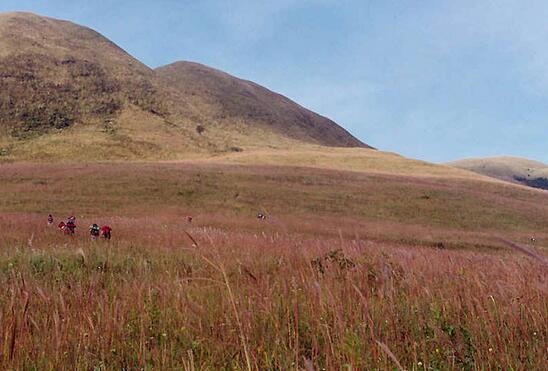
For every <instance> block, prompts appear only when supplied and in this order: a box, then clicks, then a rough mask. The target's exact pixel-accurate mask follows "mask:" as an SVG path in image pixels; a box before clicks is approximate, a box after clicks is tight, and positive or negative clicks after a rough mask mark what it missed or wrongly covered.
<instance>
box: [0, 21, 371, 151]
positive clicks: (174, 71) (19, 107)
mask: <svg viewBox="0 0 548 371" xmlns="http://www.w3.org/2000/svg"><path fill="white" fill-rule="evenodd" d="M0 81H1V84H2V90H1V91H0V159H26V160H46V161H51V160H54V159H58V160H59V159H60V160H67V159H69V160H70V159H77V160H82V159H84V160H85V159H87V160H90V161H93V160H106V159H110V160H112V159H119V160H123V159H176V158H179V159H181V158H188V157H189V156H196V155H204V154H212V153H222V152H230V151H239V150H242V149H246V148H253V147H259V148H261V147H266V146H270V147H272V146H274V147H276V146H281V147H286V148H289V147H291V146H295V145H299V144H303V143H313V144H320V145H328V146H343V147H346V146H358V147H364V146H365V145H364V144H363V143H361V142H360V141H359V140H357V139H356V138H354V137H353V136H351V135H350V134H349V133H348V132H346V131H345V130H344V129H342V128H341V127H340V126H338V125H337V124H336V123H334V122H332V121H330V120H328V119H326V118H324V117H321V116H319V115H317V114H315V113H313V112H310V111H308V110H306V109H305V108H303V107H300V106H298V105H297V104H296V103H294V102H291V101H290V100H289V99H287V98H285V97H282V96H280V95H278V94H275V93H273V92H271V91H269V90H267V89H265V88H262V87H260V86H258V85H256V84H253V83H251V82H246V81H242V80H239V79H236V78H233V77H230V76H228V75H226V74H223V73H222V72H220V71H215V70H212V69H209V68H206V67H205V66H198V65H195V64H188V63H187V64H184V63H177V64H175V65H173V66H168V67H165V68H162V69H160V70H158V71H153V70H152V69H150V68H148V67H147V66H145V65H143V64H142V63H140V62H139V61H138V60H136V59H135V58H133V57H132V56H130V55H129V54H127V53H126V52H125V51H124V50H122V49H121V48H120V47H118V46H117V45H115V44H114V43H112V42H111V41H109V40H107V39H106V38H104V37H103V36H101V35H100V34H98V33H97V32H95V31H93V30H91V29H88V28H86V27H82V26H79V25H76V24H74V23H71V22H66V21H61V20H55V19H51V18H47V17H41V16H37V15H34V14H29V13H4V14H0Z"/></svg>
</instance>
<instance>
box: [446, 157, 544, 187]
mask: <svg viewBox="0 0 548 371" xmlns="http://www.w3.org/2000/svg"><path fill="white" fill-rule="evenodd" d="M447 165H450V166H453V167H457V168H460V169H465V170H470V171H473V172H476V173H479V174H483V175H487V176H490V177H493V178H497V179H501V180H505V181H508V182H512V183H519V184H523V185H526V186H530V187H535V188H541V189H547V190H548V165H546V164H544V163H542V162H538V161H532V160H527V159H524V158H518V157H492V158H475V159H467V160H460V161H453V162H449V163H447Z"/></svg>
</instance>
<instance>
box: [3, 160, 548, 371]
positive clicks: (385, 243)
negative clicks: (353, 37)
mask: <svg viewBox="0 0 548 371" xmlns="http://www.w3.org/2000/svg"><path fill="white" fill-rule="evenodd" d="M223 161H226V159H225V160H223ZM394 161H396V162H397V161H399V160H397V159H395V160H394ZM241 162H242V163H241V164H232V165H227V164H221V163H215V162H211V161H204V162H197V163H190V162H189V163H126V164H121V163H119V164H116V163H105V164H69V163H65V164H63V163H61V164H22V163H14V164H4V165H1V166H0V174H1V176H0V230H1V234H0V284H1V286H0V287H2V294H1V295H0V308H1V309H0V365H2V368H3V369H10V368H13V369H52V370H53V369H55V370H57V369H70V370H73V369H82V370H87V369H150V370H151V369H186V370H195V369H196V370H198V369H211V370H216V369H261V370H264V369H283V370H286V369H299V368H300V369H302V368H307V369H312V368H313V369H316V370H321V369H326V370H333V369H353V370H369V369H397V368H398V363H399V364H400V365H401V367H402V368H405V369H408V370H446V369H528V370H535V369H536V370H542V369H546V367H547V366H548V365H547V363H546V357H545V355H546V344H547V327H546V323H547V317H548V316H547V314H548V307H547V302H548V301H547V300H546V299H547V294H548V293H547V282H546V265H544V263H542V262H540V261H537V260H534V259H531V258H530V257H528V256H525V255H521V254H519V253H517V252H514V251H512V250H508V249H507V248H506V247H505V246H504V245H503V244H501V243H500V242H499V240H497V239H496V238H495V237H496V236H501V237H504V238H506V239H510V240H513V241H517V242H520V243H523V244H525V243H527V242H528V238H529V237H530V236H531V235H534V236H535V237H536V238H537V242H536V245H535V246H531V248H533V249H534V250H536V251H537V253H538V254H545V253H546V251H545V249H544V248H543V247H542V246H546V245H548V193H547V192H543V191H536V190H529V189H526V188H524V187H519V186H513V185H508V184H504V183H499V182H488V181H484V180H482V179H481V178H474V177H473V176H470V177H468V176H458V175H456V174H455V175H454V176H449V177H445V178H442V177H439V176H435V174H432V173H431V172H430V171H427V170H426V169H425V170H424V172H422V173H420V172H419V173H418V174H416V175H395V174H394V173H390V171H373V172H364V171H340V170H339V171H335V170H331V169H327V168H326V166H317V168H303V167H291V166H271V165H266V164H265V165H249V164H247V165H246V164H243V161H241ZM320 165H321V164H320ZM410 166H411V165H410ZM417 166H418V165H417ZM420 166H426V165H420ZM379 170H382V169H379ZM385 170H386V169H385ZM394 172H395V171H394ZM257 211H263V212H266V213H267V215H268V219H267V220H266V221H259V220H257V219H256V218H255V217H254V215H255V213H256V212H257ZM50 212H51V213H53V214H54V215H55V216H56V217H59V216H62V217H65V216H67V215H68V214H70V213H75V214H76V215H77V216H78V222H79V225H80V227H81V228H80V230H79V231H78V232H77V235H76V236H75V237H74V238H70V237H66V236H63V235H60V234H59V233H58V231H56V230H55V229H54V228H48V227H47V226H46V225H45V215H47V213H50ZM186 215H193V216H194V222H193V223H192V224H188V223H187V222H186V220H185V216H186ZM92 221H96V222H98V223H108V224H110V225H111V226H112V227H113V228H114V239H113V240H112V241H111V242H110V243H104V241H97V242H91V241H89V240H88V238H87V235H86V233H85V226H87V225H89V223H91V222H92Z"/></svg>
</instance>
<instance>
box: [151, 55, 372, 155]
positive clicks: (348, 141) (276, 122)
mask: <svg viewBox="0 0 548 371" xmlns="http://www.w3.org/2000/svg"><path fill="white" fill-rule="evenodd" d="M156 72H157V73H158V75H159V76H160V77H161V78H162V79H163V80H164V81H165V82H166V83H167V84H169V85H170V86H172V87H174V88H176V89H178V90H179V91H180V92H181V93H183V95H184V96H185V97H188V98H189V99H191V100H192V101H193V102H195V103H196V104H198V105H205V106H207V107H208V110H209V111H210V112H212V114H213V116H214V119H215V121H216V122H231V121H246V122H249V123H250V124H253V125H258V126H262V127H265V128H268V129H271V130H274V131H276V132H278V133H281V134H283V135H285V136H288V137H290V138H294V139H298V140H302V141H306V142H313V143H316V144H322V145H328V146H338V147H367V148H371V147H369V146H367V145H365V144H363V143H362V142H361V141H359V140H358V139H356V138H355V137H353V136H352V135H351V134H350V133H348V132H347V131H346V130H344V129H343V128H342V127H340V126H339V125H337V124H336V123H335V122H333V121H331V120H329V119H327V118H325V117H322V116H320V115H318V114H316V113H314V112H312V111H309V110H307V109H306V108H303V107H301V106H300V105H298V104H297V103H295V102H293V101H291V100H290V99H288V98H286V97H284V96H282V95H280V94H277V93H274V92H272V91H270V90H268V89H266V88H264V87H262V86H260V85H257V84H255V83H253V82H251V81H246V80H242V79H239V78H236V77H234V76H231V75H229V74H227V73H224V72H222V71H219V70H216V69H213V68H210V67H207V66H204V65H201V64H198V63H193V62H176V63H173V64H170V65H167V66H163V67H160V68H158V69H156Z"/></svg>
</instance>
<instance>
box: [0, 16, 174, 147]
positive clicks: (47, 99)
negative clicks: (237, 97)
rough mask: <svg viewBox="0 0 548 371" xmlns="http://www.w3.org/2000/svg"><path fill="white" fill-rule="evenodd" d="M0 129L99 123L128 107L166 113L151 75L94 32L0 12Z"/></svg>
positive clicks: (33, 130) (32, 132) (36, 130)
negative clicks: (0, 89) (88, 122)
mask: <svg viewBox="0 0 548 371" xmlns="http://www.w3.org/2000/svg"><path fill="white" fill-rule="evenodd" d="M0 78H1V81H2V91H1V92H0V108H1V114H0V126H1V127H2V128H4V130H6V131H7V132H8V133H9V134H11V135H13V136H16V137H22V138H24V137H32V136H36V135H38V134H42V133H44V132H46V131H48V130H49V129H51V128H55V129H61V128H66V127H69V126H71V125H73V124H74V123H76V122H86V121H93V120H103V119H106V118H109V117H112V116H113V115H116V114H117V113H118V112H119V111H121V110H122V109H123V107H124V106H126V105H128V104H134V105H136V106H137V107H139V108H141V109H143V110H145V111H149V112H153V113H156V112H162V111H165V109H163V107H162V103H161V96H159V95H158V94H157V92H158V87H156V86H155V84H154V83H153V78H154V73H153V71H152V70H150V69H149V68H148V67H146V66H145V65H143V64H141V63H140V62H138V61H137V60H135V59H134V58H132V57H131V56H130V55H128V54H127V53H125V52H124V51H123V50H122V49H120V48H119V47H117V46H116V45H115V44H113V43H112V42H110V41H109V40H107V39H105V38H104V37H102V36H101V35H99V34H98V33H96V32H95V31H93V30H90V29H88V28H85V27H81V26H78V25H75V24H73V23H71V22H66V21H59V20H53V19H50V18H46V17H40V16H36V15H33V14H29V13H6V14H1V15H0Z"/></svg>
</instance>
